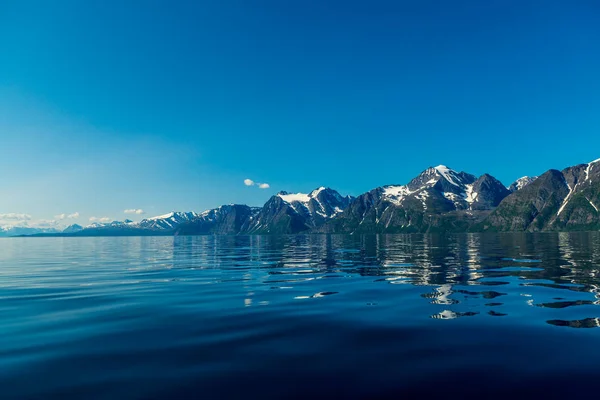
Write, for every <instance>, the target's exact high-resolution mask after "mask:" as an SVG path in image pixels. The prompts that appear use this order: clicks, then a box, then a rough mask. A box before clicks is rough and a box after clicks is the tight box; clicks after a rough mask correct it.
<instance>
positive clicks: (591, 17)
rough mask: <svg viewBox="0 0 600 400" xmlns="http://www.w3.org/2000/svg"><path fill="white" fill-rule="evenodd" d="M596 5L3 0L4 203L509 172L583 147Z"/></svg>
mask: <svg viewBox="0 0 600 400" xmlns="http://www.w3.org/2000/svg"><path fill="white" fill-rule="evenodd" d="M598 15H600V5H599V4H598V3H597V2H595V1H575V2H565V1H552V0H544V1H523V0H521V1H510V0H502V1H500V0H498V1H485V2H484V1H454V2H449V1H427V0H424V1H370V2H365V1H356V2H355V1H322V0H321V1H308V0H305V1H279V0H272V1H260V0H257V1H234V0H223V1H217V0H215V1H195V2H191V1H190V2H174V1H170V2H167V1H164V2H162V1H141V0H138V1H95V0H90V1H79V0H73V1H66V0H57V1H54V2H48V1H26V0H23V1H16V0H15V1H6V0H5V1H1V0H0V168H1V170H2V171H3V173H2V180H1V183H0V188H1V189H0V193H1V195H0V215H1V214H26V215H29V216H31V221H34V220H36V221H37V220H42V219H43V220H49V221H51V220H56V219H57V218H56V216H60V215H61V214H65V215H72V214H74V213H76V212H77V213H79V216H78V217H77V218H72V219H70V220H69V219H67V218H65V220H69V222H71V221H77V222H87V221H89V219H90V218H91V217H97V218H103V217H106V218H110V219H124V218H126V217H128V216H129V217H132V219H139V218H141V217H143V216H144V215H146V216H147V215H150V214H153V215H157V214H161V213H165V212H168V211H171V210H195V211H202V210H204V209H208V208H212V207H215V206H218V205H220V204H224V203H247V204H251V205H261V204H262V203H264V201H266V200H267V199H268V197H269V196H271V195H272V194H274V193H276V192H277V191H279V190H288V191H309V190H311V189H313V188H315V187H318V186H320V185H325V186H330V187H333V188H336V189H338V190H339V191H340V192H342V193H343V194H353V195H357V194H360V193H363V192H365V191H367V190H370V189H372V188H374V187H376V186H380V185H384V184H394V183H406V182H407V181H408V180H410V178H412V177H414V176H415V175H417V174H418V173H419V172H420V171H422V170H423V169H425V168H427V167H428V166H432V165H438V164H445V165H448V166H450V167H452V168H454V169H457V170H464V171H467V172H471V173H473V174H476V175H480V174H482V173H485V172H488V173H490V174H492V175H494V176H496V177H497V178H499V179H500V180H502V181H503V182H504V183H505V184H507V185H508V184H510V183H511V182H512V181H513V180H515V179H516V178H518V177H520V176H522V175H536V174H540V173H542V172H544V171H546V170H547V169H549V168H564V167H566V166H569V165H574V164H578V163H583V162H587V161H590V160H593V159H597V158H598V157H600V132H599V129H598V128H599V126H600V113H599V112H598V110H599V109H600V79H599V78H598V71H600V44H599V43H600V24H598ZM244 179H252V180H253V181H255V182H260V183H268V184H269V186H270V187H269V188H267V189H260V188H259V187H258V186H256V185H255V186H246V185H244ZM126 209H142V210H144V212H145V213H146V214H144V215H138V214H132V215H127V214H125V213H124V210H126ZM13 218H17V217H15V216H14V215H13Z"/></svg>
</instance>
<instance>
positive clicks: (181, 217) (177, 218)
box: [134, 211, 200, 230]
mask: <svg viewBox="0 0 600 400" xmlns="http://www.w3.org/2000/svg"><path fill="white" fill-rule="evenodd" d="M199 215H200V214H198V213H195V212H175V211H172V212H170V213H168V214H164V215H159V216H158V217H152V218H146V219H143V220H141V221H140V222H138V223H137V224H134V226H135V227H136V228H141V229H151V230H173V229H175V228H177V227H178V226H179V225H181V224H184V223H187V222H191V221H193V220H194V219H195V218H197V217H198V216H199Z"/></svg>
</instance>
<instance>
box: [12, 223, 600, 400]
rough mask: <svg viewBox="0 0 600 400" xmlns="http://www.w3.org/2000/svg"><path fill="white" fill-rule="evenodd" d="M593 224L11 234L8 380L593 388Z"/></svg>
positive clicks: (183, 393) (471, 393) (308, 391)
mask: <svg viewBox="0 0 600 400" xmlns="http://www.w3.org/2000/svg"><path fill="white" fill-rule="evenodd" d="M599 270H600V233H576V234H499V235H496V234H485V235H467V234H465V235H449V236H431V235H373V236H239V237H175V238H173V237H142V238H138V237H136V238H29V239H28V238H14V239H2V240H0V338H1V339H0V391H1V392H0V393H1V394H0V397H1V398H3V399H5V398H44V399H47V398H61V399H62V398H107V399H114V398H177V397H187V398H203V399H211V398H262V399H268V398H309V397H312V398H314V397H315V396H316V397H317V398H322V397H325V396H329V397H335V398H337V397H344V398H367V399H373V398H401V397H402V396H404V395H409V397H415V396H420V397H422V398H429V397H430V396H432V395H443V396H445V397H447V396H450V395H454V394H457V395H462V396H465V397H467V396H468V397H479V398H490V397H501V396H509V395H514V396H516V395H519V396H520V395H529V396H533V397H545V398H551V397H555V396H559V395H565V396H566V395H569V396H572V397H573V396H587V395H590V394H591V395H598V392H600V388H599V387H598V384H597V382H599V380H600V363H599V361H598V360H600V329H598V327H599V326H600V319H599V317H600V307H599V305H600V275H599Z"/></svg>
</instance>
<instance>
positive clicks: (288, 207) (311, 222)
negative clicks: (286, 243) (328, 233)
mask: <svg viewBox="0 0 600 400" xmlns="http://www.w3.org/2000/svg"><path fill="white" fill-rule="evenodd" d="M352 200H353V198H352V197H351V196H346V197H343V196H341V195H340V194H339V193H338V192H337V191H335V190H333V189H330V188H325V187H320V188H318V189H315V190H313V191H312V192H310V193H309V194H303V193H295V194H291V193H287V192H280V193H278V194H277V195H275V196H273V197H271V198H270V199H269V200H268V201H267V203H266V204H265V205H264V206H263V207H262V209H261V210H260V211H259V212H258V214H257V216H256V218H254V219H253V220H252V221H251V223H250V224H249V225H248V227H247V228H246V229H244V230H243V232H242V233H250V234H257V233H279V234H284V233H298V232H305V231H308V230H311V229H316V228H319V227H320V226H322V225H323V224H324V223H326V222H327V221H329V220H331V219H332V218H334V217H335V216H336V215H338V214H340V213H342V212H343V210H344V209H345V208H346V207H348V205H349V204H350V202H351V201H352Z"/></svg>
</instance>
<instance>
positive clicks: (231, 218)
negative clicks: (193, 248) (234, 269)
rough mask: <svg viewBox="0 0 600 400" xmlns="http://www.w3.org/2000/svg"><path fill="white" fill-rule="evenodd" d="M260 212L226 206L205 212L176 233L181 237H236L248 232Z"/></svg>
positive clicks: (253, 209) (181, 226) (239, 205)
mask: <svg viewBox="0 0 600 400" xmlns="http://www.w3.org/2000/svg"><path fill="white" fill-rule="evenodd" d="M259 211H260V208H259V207H248V206H246V205H241V204H230V205H224V206H221V207H218V208H215V209H213V210H208V211H204V212H203V213H201V214H199V215H197V216H196V217H195V218H194V219H192V220H191V221H189V222H186V223H183V224H181V225H180V226H179V227H178V228H177V229H176V231H175V233H176V234H181V235H235V234H238V233H241V232H244V231H246V230H247V228H248V226H249V225H250V224H251V223H252V220H253V219H254V218H255V217H256V215H257V214H258V212H259Z"/></svg>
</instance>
